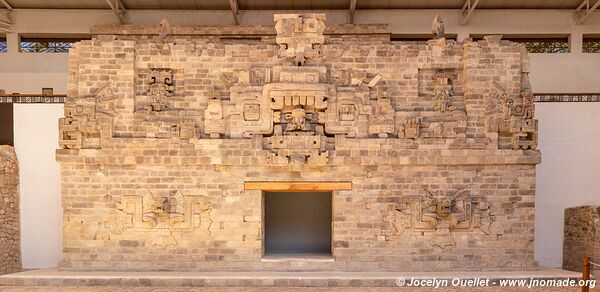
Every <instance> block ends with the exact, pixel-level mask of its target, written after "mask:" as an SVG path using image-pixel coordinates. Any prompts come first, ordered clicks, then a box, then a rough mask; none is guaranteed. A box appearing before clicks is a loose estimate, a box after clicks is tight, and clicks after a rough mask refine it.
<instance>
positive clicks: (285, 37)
mask: <svg viewBox="0 0 600 292" xmlns="http://www.w3.org/2000/svg"><path fill="white" fill-rule="evenodd" d="M273 18H274V20H275V22H276V23H275V30H276V31H277V37H276V39H275V40H276V41H277V44H278V45H279V57H281V58H286V59H290V60H293V61H294V64H295V65H298V66H301V65H304V64H305V62H306V60H307V59H314V58H319V57H320V56H321V45H322V44H323V43H324V42H325V37H324V36H323V31H324V30H325V23H324V21H325V14H318V13H310V14H275V15H274V17H273Z"/></svg>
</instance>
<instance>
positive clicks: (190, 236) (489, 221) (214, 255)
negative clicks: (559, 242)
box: [56, 14, 541, 271]
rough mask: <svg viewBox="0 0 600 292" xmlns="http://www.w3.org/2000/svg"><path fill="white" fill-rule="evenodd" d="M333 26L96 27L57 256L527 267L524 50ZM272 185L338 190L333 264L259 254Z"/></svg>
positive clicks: (232, 263) (73, 125)
mask: <svg viewBox="0 0 600 292" xmlns="http://www.w3.org/2000/svg"><path fill="white" fill-rule="evenodd" d="M325 20H326V16H325V14H276V15H275V16H274V21H275V26H274V27H273V26H229V27H180V26H172V25H170V24H169V22H168V21H166V20H163V21H161V23H160V25H144V26H142V25H124V26H117V25H114V26H97V27H93V28H92V29H91V33H92V34H93V35H94V37H93V38H92V39H91V40H84V41H81V42H79V43H78V44H77V45H76V47H75V48H74V49H72V50H71V51H70V64H69V80H68V93H67V98H66V100H65V117H64V118H61V119H60V121H59V126H60V129H59V140H60V148H61V149H58V150H57V152H56V153H57V160H58V161H59V162H60V165H61V174H62V203H63V208H64V236H63V237H64V260H63V262H62V263H61V266H60V268H61V269H65V270H181V271H195V270H248V271H255V270H307V271H314V270H317V271H321V270H338V271H442V270H453V271H455V270H470V269H472V270H482V269H483V270H486V269H487V270H511V269H513V270H514V269H523V268H530V267H533V266H534V261H533V236H534V201H535V199H534V195H535V166H536V164H538V163H540V159H541V158H540V157H541V156H540V152H539V151H538V150H536V147H537V120H535V118H534V104H533V100H534V98H533V94H532V91H531V86H530V84H529V77H528V74H529V71H530V64H529V57H528V55H527V53H526V51H525V49H524V48H523V47H521V46H519V45H516V44H514V43H510V42H508V41H504V40H502V39H501V37H500V36H486V37H484V39H483V40H481V41H477V42H473V41H470V40H466V41H463V42H456V41H453V40H448V39H446V38H445V37H444V32H443V23H441V19H437V18H436V23H434V27H433V29H434V33H435V38H434V39H431V40H429V41H427V42H422V43H419V42H391V41H390V29H389V27H388V26H387V25H383V24H368V25H367V24H360V25H332V26H328V27H326V26H325ZM269 191H275V192H296V193H297V195H298V196H302V194H303V192H330V193H331V206H332V207H331V209H332V210H331V218H330V219H331V220H330V221H329V223H327V224H331V231H330V233H331V234H330V238H331V240H330V241H331V254H330V255H329V256H330V258H331V260H326V261H323V260H315V261H311V260H304V261H302V262H298V261H294V260H293V259H292V260H281V261H265V260H264V258H263V256H264V255H265V254H266V251H265V246H264V238H265V223H266V222H263V221H264V218H265V217H264V213H263V212H264V206H263V199H264V192H269ZM285 208H290V209H289V210H290V211H293V208H294V206H293V205H290V206H287V207H285ZM266 224H268V222H267V223H266ZM291 232H293V231H291Z"/></svg>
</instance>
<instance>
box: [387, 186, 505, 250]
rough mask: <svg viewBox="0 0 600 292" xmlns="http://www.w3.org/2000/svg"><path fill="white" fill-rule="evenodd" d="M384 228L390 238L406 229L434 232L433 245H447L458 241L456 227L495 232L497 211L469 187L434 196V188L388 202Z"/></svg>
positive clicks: (487, 233) (487, 232) (431, 243)
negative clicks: (398, 200)
mask: <svg viewBox="0 0 600 292" xmlns="http://www.w3.org/2000/svg"><path fill="white" fill-rule="evenodd" d="M384 222H385V223H386V224H387V226H386V227H385V228H384V229H383V230H382V235H384V236H385V237H386V240H390V239H391V238H393V237H397V236H400V235H401V234H403V233H404V232H405V231H406V230H409V229H410V230H413V231H421V232H433V235H432V239H431V241H430V245H431V246H438V247H441V248H445V247H447V246H454V245H455V244H456V243H455V241H454V238H453V237H452V232H453V231H456V230H475V229H476V230H479V231H481V232H483V233H484V234H486V235H489V234H492V231H491V229H490V228H491V225H492V223H493V222H494V215H492V214H491V205H490V204H489V203H488V202H485V201H478V200H474V199H472V198H471V197H470V196H469V191H468V190H459V191H456V192H454V193H453V194H452V195H450V196H448V195H442V196H434V195H433V194H432V193H431V192H430V191H428V190H425V194H424V195H422V196H419V197H417V198H407V199H403V200H401V201H400V202H395V203H392V204H390V205H388V208H387V211H386V214H385V216H384Z"/></svg>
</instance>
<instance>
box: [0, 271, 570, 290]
mask: <svg viewBox="0 0 600 292" xmlns="http://www.w3.org/2000/svg"><path fill="white" fill-rule="evenodd" d="M400 277H402V278H403V279H404V280H405V282H404V286H405V287H406V286H407V283H408V282H409V281H411V279H415V280H434V279H435V280H436V281H437V282H435V283H443V282H440V281H444V280H446V281H447V286H445V287H448V288H451V287H455V286H456V285H453V284H452V283H453V282H452V281H453V280H454V281H458V280H469V279H479V281H480V283H482V284H481V285H483V282H482V281H486V280H487V279H489V282H488V284H487V285H485V286H488V285H489V286H492V287H498V286H499V281H500V280H501V279H515V280H516V279H522V280H538V281H540V280H550V279H553V280H563V281H564V280H566V279H573V280H576V281H578V280H579V279H580V278H581V273H576V272H571V271H565V270H560V269H536V270H524V271H488V272H478V271H473V272H451V271H448V272H271V271H269V272H267V271H265V272H261V271H257V272H234V271H227V272H112V271H111V272H109V271H60V270H58V269H40V270H31V271H25V272H19V273H14V274H6V275H2V276H0V286H4V287H9V286H10V287H15V286H21V287H23V286H51V287H59V286H63V287H69V286H79V287H81V286H87V287H97V286H103V287H106V286H111V287H265V288H267V287H398V283H401V282H402V280H399V279H400ZM455 279H458V280H455ZM420 282H422V281H420ZM420 286H427V284H426V283H425V282H423V285H420ZM455 288H458V287H455ZM498 288H499V287H498ZM579 289H580V288H579ZM0 290H3V289H2V287H0ZM570 290H571V289H569V291H570ZM548 291H550V290H548ZM556 291H561V290H560V289H559V290H556ZM564 291H567V290H566V289H565V290H564ZM574 291H575V290H574Z"/></svg>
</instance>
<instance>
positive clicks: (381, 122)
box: [369, 75, 394, 138]
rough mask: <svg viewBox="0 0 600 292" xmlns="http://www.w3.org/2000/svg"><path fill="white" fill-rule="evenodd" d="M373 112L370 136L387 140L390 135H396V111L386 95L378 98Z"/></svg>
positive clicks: (370, 122) (370, 121)
mask: <svg viewBox="0 0 600 292" xmlns="http://www.w3.org/2000/svg"><path fill="white" fill-rule="evenodd" d="M377 76H381V75H377ZM373 110H374V111H373V114H372V115H371V116H370V119H369V134H370V135H376V136H377V137H379V138H387V137H388V135H389V134H393V133H394V109H393V108H392V104H391V100H390V99H389V98H388V97H387V94H386V93H383V95H382V96H380V97H379V98H377V103H376V104H375V106H374V107H373Z"/></svg>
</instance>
